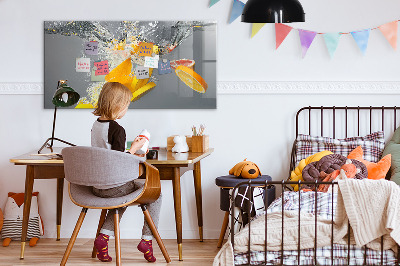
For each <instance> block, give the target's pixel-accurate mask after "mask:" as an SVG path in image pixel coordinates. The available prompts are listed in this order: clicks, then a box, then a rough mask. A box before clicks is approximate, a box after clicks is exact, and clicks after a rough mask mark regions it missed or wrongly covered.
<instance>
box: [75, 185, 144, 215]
mask: <svg viewBox="0 0 400 266" xmlns="http://www.w3.org/2000/svg"><path fill="white" fill-rule="evenodd" d="M136 182H138V183H139V182H142V183H143V184H144V182H145V180H135V183H136ZM143 188H144V185H143V186H142V187H141V188H140V189H138V190H135V191H134V192H132V193H131V194H128V195H126V196H123V197H117V198H100V197H97V196H95V195H94V194H93V193H92V187H90V186H82V185H77V184H73V183H71V184H70V194H71V197H72V199H73V200H74V201H75V202H76V203H78V204H79V205H83V206H90V207H100V208H101V207H111V206H117V205H121V204H124V203H127V202H129V201H131V200H133V199H135V198H136V197H137V196H138V195H139V194H140V193H141V192H142V191H143Z"/></svg>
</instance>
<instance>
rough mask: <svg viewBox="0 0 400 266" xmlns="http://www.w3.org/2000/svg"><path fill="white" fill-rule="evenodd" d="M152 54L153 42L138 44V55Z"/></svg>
mask: <svg viewBox="0 0 400 266" xmlns="http://www.w3.org/2000/svg"><path fill="white" fill-rule="evenodd" d="M152 54H153V44H152V43H147V42H141V43H140V44H139V56H151V55H152Z"/></svg>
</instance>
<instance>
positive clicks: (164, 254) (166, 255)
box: [140, 205, 171, 263]
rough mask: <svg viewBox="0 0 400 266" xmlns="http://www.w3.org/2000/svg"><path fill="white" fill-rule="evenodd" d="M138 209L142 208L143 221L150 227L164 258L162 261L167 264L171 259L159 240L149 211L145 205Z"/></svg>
mask: <svg viewBox="0 0 400 266" xmlns="http://www.w3.org/2000/svg"><path fill="white" fill-rule="evenodd" d="M140 207H141V208H142V211H143V214H144V219H145V220H146V222H147V224H148V225H149V227H150V230H151V232H152V233H153V236H154V237H155V239H156V240H157V244H158V246H159V247H160V249H161V252H162V254H163V256H164V259H165V261H166V262H167V263H170V262H171V259H170V257H169V255H168V251H167V249H166V248H165V246H164V243H163V242H162V240H161V237H160V234H159V233H158V230H157V228H156V225H155V224H154V222H153V219H152V218H151V215H150V213H149V211H148V210H147V208H146V205H140Z"/></svg>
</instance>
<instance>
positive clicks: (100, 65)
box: [94, 60, 110, 76]
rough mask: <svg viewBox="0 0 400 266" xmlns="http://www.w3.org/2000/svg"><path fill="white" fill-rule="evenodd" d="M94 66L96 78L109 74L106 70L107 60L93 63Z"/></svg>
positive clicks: (107, 69)
mask: <svg viewBox="0 0 400 266" xmlns="http://www.w3.org/2000/svg"><path fill="white" fill-rule="evenodd" d="M94 66H95V67H96V72H95V74H96V76H101V75H107V74H108V73H109V72H110V70H109V68H108V60H104V61H99V62H94Z"/></svg>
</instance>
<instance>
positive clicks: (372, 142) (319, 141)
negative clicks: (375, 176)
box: [295, 131, 385, 165]
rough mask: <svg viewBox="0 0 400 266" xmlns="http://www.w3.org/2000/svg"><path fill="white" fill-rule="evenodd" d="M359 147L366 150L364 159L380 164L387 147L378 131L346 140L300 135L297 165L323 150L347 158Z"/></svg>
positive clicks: (381, 133)
mask: <svg viewBox="0 0 400 266" xmlns="http://www.w3.org/2000/svg"><path fill="white" fill-rule="evenodd" d="M357 146H361V147H362V148H363V150H364V159H365V160H367V161H370V162H378V161H379V160H380V158H381V156H382V152H383V149H384V147H385V140H384V135H383V131H378V132H374V133H371V134H369V135H366V136H364V137H352V138H345V139H333V138H329V137H317V136H310V135H303V134H299V135H298V137H297V139H296V150H295V152H296V157H295V159H296V162H295V163H296V165H298V163H299V162H300V161H301V160H302V159H304V158H307V157H308V156H310V155H313V154H315V153H317V152H320V151H323V150H329V151H331V152H333V153H337V154H341V155H343V156H346V157H347V155H348V154H349V153H350V152H351V151H352V150H354V149H355V148H357Z"/></svg>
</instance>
